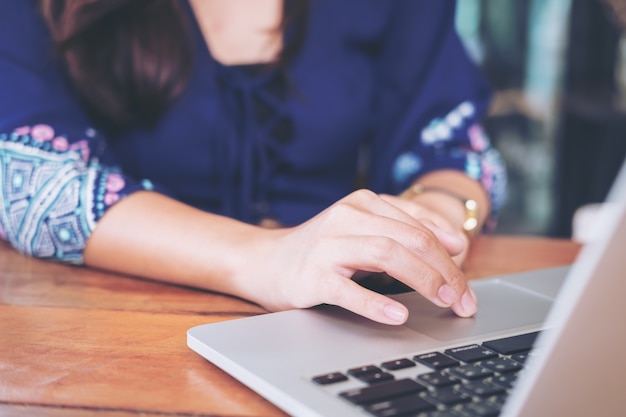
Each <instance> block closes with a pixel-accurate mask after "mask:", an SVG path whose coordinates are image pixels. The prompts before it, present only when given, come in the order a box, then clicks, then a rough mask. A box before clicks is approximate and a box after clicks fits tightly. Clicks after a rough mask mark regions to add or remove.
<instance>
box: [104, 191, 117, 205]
mask: <svg viewBox="0 0 626 417" xmlns="http://www.w3.org/2000/svg"><path fill="white" fill-rule="evenodd" d="M119 199H120V196H119V194H116V193H106V194H105V195H104V204H106V205H107V206H111V205H113V204H115V203H117V202H118V201H119Z"/></svg>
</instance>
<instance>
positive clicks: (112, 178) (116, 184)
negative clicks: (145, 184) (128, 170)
mask: <svg viewBox="0 0 626 417" xmlns="http://www.w3.org/2000/svg"><path fill="white" fill-rule="evenodd" d="M125 185H126V183H125V182H124V179H123V178H122V176H121V175H119V174H110V175H109V176H108V178H107V182H106V189H107V191H111V192H114V193H116V192H118V191H120V190H121V189H122V188H124V186H125Z"/></svg>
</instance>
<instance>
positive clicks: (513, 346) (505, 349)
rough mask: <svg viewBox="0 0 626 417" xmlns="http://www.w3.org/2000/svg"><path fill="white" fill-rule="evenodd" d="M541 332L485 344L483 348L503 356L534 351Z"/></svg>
mask: <svg viewBox="0 0 626 417" xmlns="http://www.w3.org/2000/svg"><path fill="white" fill-rule="evenodd" d="M538 335H539V332H533V333H526V334H520V335H518V336H512V337H505V338H503V339H496V340H490V341H488V342H484V343H483V346H485V347H488V348H489V349H492V350H495V351H496V352H498V353H501V354H503V355H512V354H514V353H518V352H526V351H529V350H530V349H532V347H533V344H534V343H535V340H536V339H537V336H538Z"/></svg>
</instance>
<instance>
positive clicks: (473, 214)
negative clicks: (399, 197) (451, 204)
mask: <svg viewBox="0 0 626 417" xmlns="http://www.w3.org/2000/svg"><path fill="white" fill-rule="evenodd" d="M407 191H409V192H410V193H411V194H413V195H414V196H418V195H420V194H423V193H426V192H435V193H442V194H446V195H449V196H450V197H453V198H456V199H457V200H459V201H460V202H461V203H463V208H464V209H465V219H464V220H463V230H465V232H466V233H467V234H469V235H473V234H474V233H476V230H477V229H478V203H477V202H476V200H474V199H471V198H465V197H463V196H462V195H459V194H457V193H455V192H453V191H450V190H447V189H445V188H439V187H427V186H424V185H422V184H414V185H413V186H412V187H411V188H409V189H408V190H407ZM405 194H406V192H405Z"/></svg>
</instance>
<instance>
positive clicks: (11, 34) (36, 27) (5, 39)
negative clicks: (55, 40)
mask: <svg viewBox="0 0 626 417" xmlns="http://www.w3.org/2000/svg"><path fill="white" fill-rule="evenodd" d="M39 10H40V9H39V1H38V0H18V1H16V0H0V53H2V54H6V53H11V54H16V55H28V54H29V53H39V51H41V48H49V45H50V39H49V32H48V30H47V28H46V26H45V23H44V21H43V18H42V16H41V14H40V11H39Z"/></svg>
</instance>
